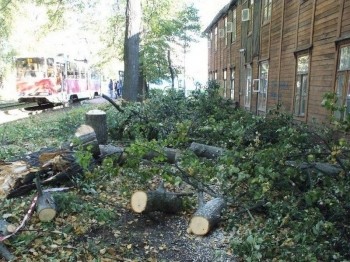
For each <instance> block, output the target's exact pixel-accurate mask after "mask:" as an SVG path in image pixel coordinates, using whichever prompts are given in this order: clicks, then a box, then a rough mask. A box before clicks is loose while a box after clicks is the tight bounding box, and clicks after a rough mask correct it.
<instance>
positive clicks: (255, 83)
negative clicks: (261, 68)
mask: <svg viewBox="0 0 350 262" xmlns="http://www.w3.org/2000/svg"><path fill="white" fill-rule="evenodd" d="M253 92H254V93H259V92H260V79H253Z"/></svg>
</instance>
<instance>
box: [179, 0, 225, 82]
mask: <svg viewBox="0 0 350 262" xmlns="http://www.w3.org/2000/svg"><path fill="white" fill-rule="evenodd" d="M192 2H193V4H194V6H195V7H196V8H197V9H198V10H199V16H200V18H201V25H202V31H204V30H205V29H206V27H207V26H208V25H209V24H210V22H211V21H212V20H213V19H214V17H215V16H216V14H217V13H218V12H219V11H220V10H221V9H222V8H223V7H224V6H225V5H226V4H227V3H228V2H230V0H193V1H192ZM207 72H208V42H207V39H201V41H200V42H199V43H195V44H193V45H192V46H191V48H190V51H189V52H188V54H187V55H186V75H187V76H189V77H192V78H193V80H194V81H198V82H200V83H201V84H205V83H206V82H207V80H208V73H207Z"/></svg>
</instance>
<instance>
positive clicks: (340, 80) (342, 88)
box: [335, 45, 350, 120]
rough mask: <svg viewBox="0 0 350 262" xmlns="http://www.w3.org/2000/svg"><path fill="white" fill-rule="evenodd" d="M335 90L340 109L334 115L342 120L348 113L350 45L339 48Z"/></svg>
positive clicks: (349, 109) (349, 106) (349, 105)
mask: <svg viewBox="0 0 350 262" xmlns="http://www.w3.org/2000/svg"><path fill="white" fill-rule="evenodd" d="M336 92H337V106H338V107H339V108H341V110H339V111H337V112H335V117H337V118H338V119H340V120H344V119H345V117H346V116H347V115H348V114H349V113H350V45H346V46H342V47H340V49H339V65H338V69H337V81H336Z"/></svg>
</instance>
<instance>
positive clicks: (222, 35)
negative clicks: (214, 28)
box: [219, 29, 225, 38]
mask: <svg viewBox="0 0 350 262" xmlns="http://www.w3.org/2000/svg"><path fill="white" fill-rule="evenodd" d="M224 37H225V29H219V38H224Z"/></svg>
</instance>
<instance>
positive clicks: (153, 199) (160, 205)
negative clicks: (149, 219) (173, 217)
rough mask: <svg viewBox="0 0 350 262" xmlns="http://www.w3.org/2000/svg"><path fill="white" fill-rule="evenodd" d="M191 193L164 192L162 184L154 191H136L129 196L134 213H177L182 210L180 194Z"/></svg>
mask: <svg viewBox="0 0 350 262" xmlns="http://www.w3.org/2000/svg"><path fill="white" fill-rule="evenodd" d="M185 195H192V193H172V192H166V191H165V189H164V187H163V185H160V186H159V187H158V189H157V190H155V191H148V192H145V191H136V192H135V193H134V194H133V195H132V196H131V208H132V210H133V211H134V212H136V213H147V212H153V211H161V212H164V213H177V212H179V211H181V210H182V207H183V204H182V199H181V196H185Z"/></svg>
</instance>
